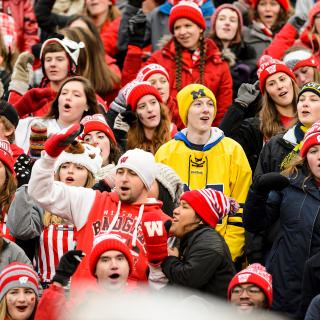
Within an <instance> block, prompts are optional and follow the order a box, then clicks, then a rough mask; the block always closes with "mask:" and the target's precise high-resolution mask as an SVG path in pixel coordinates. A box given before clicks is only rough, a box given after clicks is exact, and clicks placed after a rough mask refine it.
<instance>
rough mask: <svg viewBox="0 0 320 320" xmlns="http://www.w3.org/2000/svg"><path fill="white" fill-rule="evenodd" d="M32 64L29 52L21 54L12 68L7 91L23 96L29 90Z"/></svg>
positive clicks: (32, 60) (32, 57) (31, 56)
mask: <svg viewBox="0 0 320 320" xmlns="http://www.w3.org/2000/svg"><path fill="white" fill-rule="evenodd" d="M33 62H34V56H33V55H32V54H31V53H29V52H27V51H26V52H22V53H21V54H20V55H19V57H18V59H17V61H16V63H15V65H14V67H13V73H12V76H11V81H10V84H9V91H10V90H13V91H16V92H18V93H20V94H21V95H23V94H24V93H25V92H27V90H28V89H29V85H30V84H31V83H32V78H33V70H32V65H33Z"/></svg>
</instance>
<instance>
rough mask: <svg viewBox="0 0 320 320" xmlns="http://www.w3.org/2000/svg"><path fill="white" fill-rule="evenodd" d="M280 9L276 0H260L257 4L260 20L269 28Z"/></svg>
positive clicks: (275, 19) (274, 21)
mask: <svg viewBox="0 0 320 320" xmlns="http://www.w3.org/2000/svg"><path fill="white" fill-rule="evenodd" d="M280 9H281V7H280V4H279V3H278V1H276V0H260V1H259V3H258V6H257V12H258V16H259V19H260V21H261V22H262V23H263V24H264V25H266V26H267V27H268V28H269V29H270V28H271V27H273V26H274V24H275V23H276V21H277V19H278V16H279V13H280Z"/></svg>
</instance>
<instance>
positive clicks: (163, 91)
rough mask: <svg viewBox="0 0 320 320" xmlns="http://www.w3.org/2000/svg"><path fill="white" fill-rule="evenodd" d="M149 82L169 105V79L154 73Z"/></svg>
mask: <svg viewBox="0 0 320 320" xmlns="http://www.w3.org/2000/svg"><path fill="white" fill-rule="evenodd" d="M147 81H148V82H149V83H150V84H151V85H152V86H153V87H155V88H156V89H157V90H158V91H159V93H160V96H161V98H162V101H163V102H164V103H167V101H168V99H169V95H170V84H169V81H168V80H167V78H166V77H165V76H164V75H162V74H161V73H154V74H153V75H151V76H150V77H149V78H148V80H147Z"/></svg>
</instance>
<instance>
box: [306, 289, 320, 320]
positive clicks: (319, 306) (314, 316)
mask: <svg viewBox="0 0 320 320" xmlns="http://www.w3.org/2000/svg"><path fill="white" fill-rule="evenodd" d="M319 314H320V294H318V295H317V296H315V297H314V298H313V299H312V301H311V303H310V305H309V308H308V310H307V313H306V316H305V318H304V320H318V319H319Z"/></svg>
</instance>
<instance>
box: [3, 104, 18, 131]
mask: <svg viewBox="0 0 320 320" xmlns="http://www.w3.org/2000/svg"><path fill="white" fill-rule="evenodd" d="M0 116H4V117H5V118H7V119H8V120H9V121H10V122H11V123H12V124H13V125H14V126H15V128H16V127H17V125H18V123H19V116H18V113H17V111H16V109H15V108H14V107H13V106H12V105H11V104H10V103H8V102H7V101H4V100H0Z"/></svg>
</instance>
